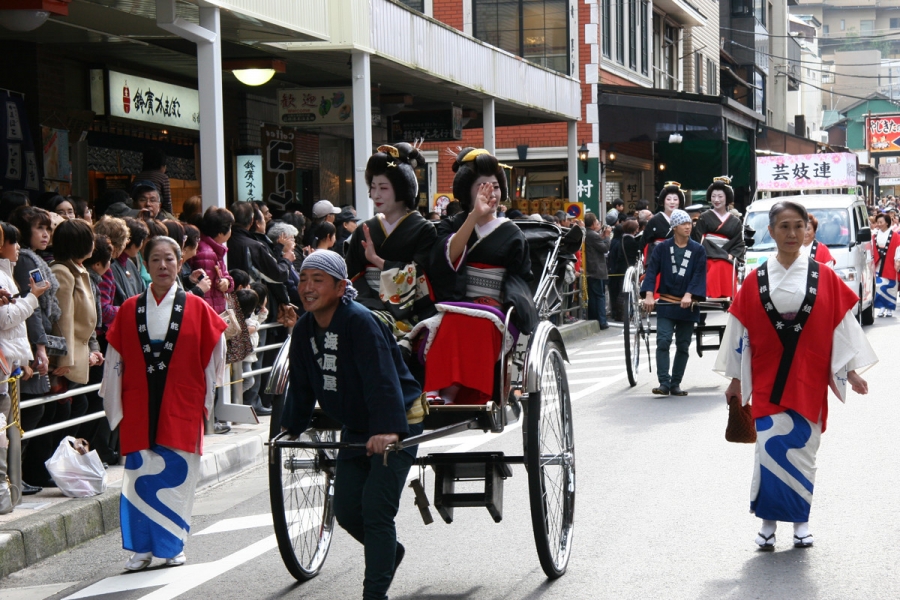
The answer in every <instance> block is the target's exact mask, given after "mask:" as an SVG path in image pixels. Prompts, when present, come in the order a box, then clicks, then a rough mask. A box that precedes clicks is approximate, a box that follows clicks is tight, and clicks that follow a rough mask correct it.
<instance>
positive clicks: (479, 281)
mask: <svg viewBox="0 0 900 600" xmlns="http://www.w3.org/2000/svg"><path fill="white" fill-rule="evenodd" d="M467 217H468V215H467V214H465V213H460V214H458V215H456V216H454V217H453V218H452V219H447V220H445V221H441V222H440V223H439V224H438V226H437V237H438V241H437V243H436V244H435V246H434V249H433V252H432V261H431V264H430V266H429V271H428V272H429V273H430V274H431V278H432V283H433V285H434V291H435V296H436V298H437V300H438V302H440V301H451V302H452V301H457V302H458V301H465V300H469V301H472V300H476V299H479V298H490V299H491V300H493V301H494V302H496V304H497V305H498V306H503V307H504V308H506V307H508V306H510V305H511V306H513V307H515V320H516V325H517V326H518V327H519V330H520V331H522V332H523V333H525V334H529V333H531V331H533V329H534V327H535V325H536V324H537V310H536V309H535V306H534V299H533V297H532V293H531V289H530V288H529V287H528V283H527V282H529V281H531V279H532V277H533V275H532V272H531V257H530V255H529V250H528V241H527V240H526V239H525V235H524V234H523V233H522V231H521V230H520V229H519V228H518V226H517V225H515V224H514V223H513V222H512V221H508V220H504V221H503V222H502V223H500V224H499V225H498V226H496V228H495V229H493V230H491V231H490V232H489V233H487V234H486V235H484V237H479V235H478V232H477V229H476V231H473V232H472V235H471V236H470V237H469V241H468V242H467V243H466V251H465V252H464V253H463V255H462V256H461V257H460V258H459V260H458V261H457V264H456V265H453V264H451V263H450V256H449V251H450V238H451V237H452V236H453V234H454V233H456V232H457V231H459V229H460V228H461V227H462V225H463V223H464V222H465V220H466V218H467Z"/></svg>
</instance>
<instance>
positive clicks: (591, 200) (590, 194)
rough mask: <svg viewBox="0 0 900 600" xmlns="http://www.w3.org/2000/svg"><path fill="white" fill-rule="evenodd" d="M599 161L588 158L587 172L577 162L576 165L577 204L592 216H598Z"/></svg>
mask: <svg viewBox="0 0 900 600" xmlns="http://www.w3.org/2000/svg"><path fill="white" fill-rule="evenodd" d="M600 187H601V186H600V161H599V160H598V159H596V158H589V159H588V162H587V170H586V171H585V168H584V165H583V164H582V163H581V161H579V164H578V186H577V188H576V190H577V192H578V198H577V199H578V202H581V203H582V204H583V205H584V209H585V210H589V211H591V212H592V213H594V214H598V215H599V214H600V191H601V190H600Z"/></svg>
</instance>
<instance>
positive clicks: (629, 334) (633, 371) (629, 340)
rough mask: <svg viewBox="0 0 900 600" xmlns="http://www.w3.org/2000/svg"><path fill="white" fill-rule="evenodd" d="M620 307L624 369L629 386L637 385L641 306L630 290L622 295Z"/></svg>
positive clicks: (636, 296)
mask: <svg viewBox="0 0 900 600" xmlns="http://www.w3.org/2000/svg"><path fill="white" fill-rule="evenodd" d="M624 297H625V301H624V306H623V307H622V308H623V310H622V319H623V325H624V327H623V328H622V330H623V331H622V334H623V337H624V339H625V370H626V371H627V373H628V383H629V384H631V387H634V386H636V385H637V374H638V369H639V368H640V366H641V328H642V323H641V308H640V304H639V302H640V299H639V298H638V295H637V294H636V293H635V292H634V291H631V292H629V293H628V294H625V295H624Z"/></svg>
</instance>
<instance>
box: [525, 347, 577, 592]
mask: <svg viewBox="0 0 900 600" xmlns="http://www.w3.org/2000/svg"><path fill="white" fill-rule="evenodd" d="M526 413H527V416H526V419H527V421H526V428H525V432H524V444H525V466H526V468H527V470H528V495H529V499H530V501H531V524H532V529H533V530H534V542H535V545H536V546H537V552H538V558H539V559H540V562H541V568H543V570H544V573H546V575H547V577H549V578H550V579H556V578H557V577H560V576H562V575H563V573H565V572H566V567H567V566H568V564H569V555H570V554H571V552H572V533H573V530H574V525H575V521H574V511H575V440H574V436H573V431H572V405H571V400H570V398H569V384H568V382H567V380H566V371H565V367H564V365H563V356H562V351H561V349H560V346H559V345H558V344H557V343H556V342H548V343H547V346H546V347H545V348H544V355H543V370H542V372H541V388H540V392H538V393H535V394H529V396H528V404H527V406H526Z"/></svg>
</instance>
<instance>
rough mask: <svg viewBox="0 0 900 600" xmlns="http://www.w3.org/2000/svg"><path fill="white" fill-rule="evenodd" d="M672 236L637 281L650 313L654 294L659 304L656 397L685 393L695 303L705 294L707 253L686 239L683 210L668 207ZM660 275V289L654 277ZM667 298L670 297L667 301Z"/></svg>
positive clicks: (697, 312) (655, 251)
mask: <svg viewBox="0 0 900 600" xmlns="http://www.w3.org/2000/svg"><path fill="white" fill-rule="evenodd" d="M670 222H671V224H672V232H673V234H674V236H673V237H672V238H669V239H667V240H664V241H663V242H661V243H659V244H657V245H656V247H655V248H654V249H653V252H652V254H651V255H650V261H649V263H648V264H647V273H646V274H645V275H644V281H643V283H641V295H642V296H643V298H644V299H643V300H642V302H643V303H644V305H645V306H646V307H647V310H648V311H652V310H653V307H654V304H655V303H656V300H655V299H654V297H653V292H654V291H656V292H659V294H660V299H661V300H662V302H660V303H659V305H658V306H657V307H656V376H657V379H658V380H659V386H658V387H656V388H653V393H654V394H658V395H661V396H668V395H669V394H671V395H673V396H687V392H685V391H683V390H682V389H681V378H682V377H684V370H685V367H687V361H688V357H689V356H690V345H691V336H692V335H693V333H694V323H696V322H697V321H698V320H699V318H700V309H699V308H698V307H697V306H696V301H697V300H701V299H703V298H705V297H706V251H705V250H704V249H703V246H701V245H700V244H698V243H697V242H695V241H694V240H692V239H691V238H690V235H691V228H692V224H691V217H690V216H688V214H687V213H686V212H684V211H683V210H674V211H672V216H671V218H670ZM657 275H659V288H658V289H654V287H655V286H656V278H657ZM669 298H672V299H673V301H670V300H669ZM673 336H674V337H675V360H674V362H673V364H672V374H671V376H670V375H669V347H670V346H671V344H672V337H673Z"/></svg>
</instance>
